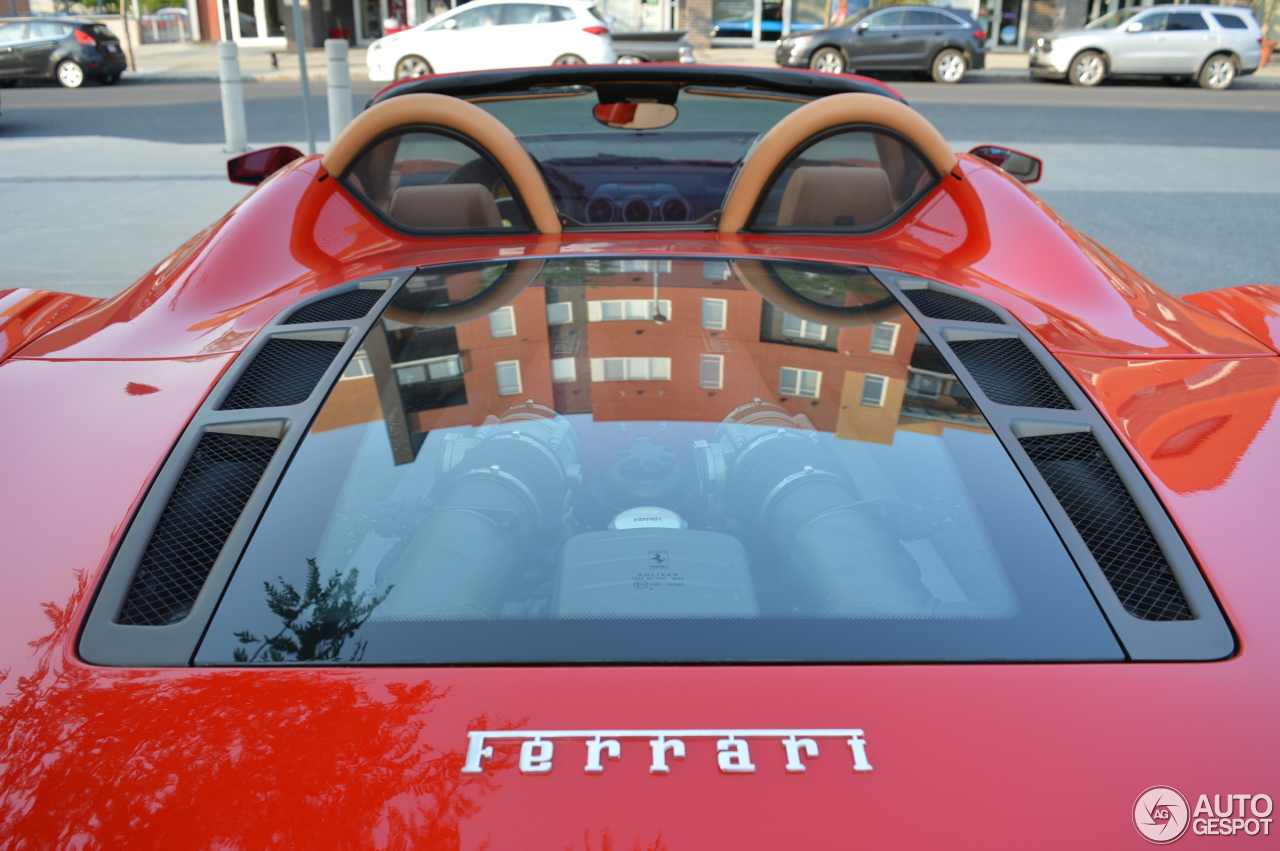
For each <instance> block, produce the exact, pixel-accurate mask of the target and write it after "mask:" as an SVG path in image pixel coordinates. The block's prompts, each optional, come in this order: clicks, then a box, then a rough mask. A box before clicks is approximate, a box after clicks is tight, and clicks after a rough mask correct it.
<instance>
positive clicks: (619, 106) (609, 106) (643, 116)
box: [591, 101, 678, 130]
mask: <svg viewBox="0 0 1280 851" xmlns="http://www.w3.org/2000/svg"><path fill="white" fill-rule="evenodd" d="M591 114H592V115H593V116H594V117H595V119H596V121H599V122H600V123H601V124H604V125H607V126H609V127H617V128H620V129H622V130H657V129H658V128H659V127H666V126H667V125H668V124H670V123H671V122H673V121H675V120H676V115H677V114H678V113H677V112H676V108H675V106H674V105H673V104H669V103H651V102H648V101H644V102H640V103H633V102H631V101H619V102H618V103H598V104H596V105H595V107H593V108H592V110H591Z"/></svg>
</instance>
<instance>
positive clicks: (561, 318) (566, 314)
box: [547, 301, 573, 325]
mask: <svg viewBox="0 0 1280 851" xmlns="http://www.w3.org/2000/svg"><path fill="white" fill-rule="evenodd" d="M571 322H573V304H572V303H570V302H567V301H553V302H551V303H550V304H548V305H547V324H548V325H568V324H569V323H571Z"/></svg>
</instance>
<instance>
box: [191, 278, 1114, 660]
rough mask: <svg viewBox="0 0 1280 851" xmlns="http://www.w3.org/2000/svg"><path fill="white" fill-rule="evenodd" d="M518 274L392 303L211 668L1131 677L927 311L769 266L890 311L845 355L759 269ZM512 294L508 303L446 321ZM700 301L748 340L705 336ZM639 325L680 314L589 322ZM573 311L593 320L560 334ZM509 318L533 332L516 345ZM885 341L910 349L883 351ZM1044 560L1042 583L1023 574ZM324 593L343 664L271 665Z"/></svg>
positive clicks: (314, 438) (221, 617)
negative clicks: (672, 664)
mask: <svg viewBox="0 0 1280 851" xmlns="http://www.w3.org/2000/svg"><path fill="white" fill-rule="evenodd" d="M518 265H519V264H512V263H500V264H492V265H485V264H475V265H471V266H465V267H443V268H438V269H425V270H422V271H420V272H419V273H418V274H417V275H415V276H414V277H413V278H412V279H411V280H410V281H409V282H408V284H407V285H406V286H405V287H404V288H402V289H401V290H400V291H399V292H397V293H395V294H394V295H393V296H392V298H391V300H390V305H389V306H388V308H387V309H386V312H385V314H384V315H383V316H382V317H381V318H380V319H379V320H378V321H377V322H376V323H375V325H374V327H373V328H372V329H371V331H370V332H369V334H368V336H367V337H366V339H365V340H364V341H363V343H362V345H361V346H360V349H359V351H358V353H357V355H356V356H355V358H354V359H353V361H352V362H351V364H349V365H348V368H347V370H346V371H345V373H344V378H345V380H343V381H339V382H337V384H336V385H335V386H334V388H333V389H332V390H331V391H330V393H329V396H328V398H327V401H326V402H325V403H324V405H323V407H322V409H321V410H320V412H319V414H318V416H317V417H316V419H315V421H314V423H313V424H312V426H311V428H310V430H309V432H308V434H307V435H306V436H305V437H304V439H303V441H302V443H301V445H300V447H299V449H298V451H297V453H296V455H295V456H294V458H293V459H292V461H291V463H290V466H289V470H288V472H287V473H286V475H285V477H284V478H283V479H282V481H281V483H280V484H279V486H278V488H277V491H276V494H275V496H274V497H273V499H272V502H271V504H270V505H269V506H268V508H267V511H266V513H265V515H264V516H263V518H262V520H261V521H260V522H259V524H258V527H257V531H256V532H255V533H254V537H253V540H252V541H251V543H250V545H249V547H248V549H247V550H246V552H245V554H244V556H243V557H242V559H241V562H240V565H239V567H238V568H237V573H236V577H235V579H234V580H233V581H232V583H231V585H230V586H229V587H228V589H227V592H226V594H225V596H224V598H223V602H222V603H221V605H220V607H219V609H218V612H217V614H216V615H215V617H214V621H213V624H212V625H211V627H210V630H209V633H208V637H207V638H206V640H205V642H204V644H203V645H202V647H201V649H200V651H199V653H198V657H197V658H198V661H199V662H201V663H214V664H225V663H229V662H234V661H237V660H238V661H240V662H261V661H268V660H272V661H276V662H280V661H286V662H288V661H298V662H314V661H319V660H320V659H321V658H323V659H326V660H346V661H350V660H353V659H354V658H356V657H357V656H358V658H359V659H360V660H362V661H363V662H365V663H410V664H412V663H436V662H461V663H467V662H479V663H503V664H509V663H513V662H557V661H580V662H592V661H596V662H607V661H614V662H617V661H699V660H700V661H709V660H716V659H722V658H724V657H725V656H726V655H727V656H730V657H732V658H735V659H741V660H751V659H759V660H774V661H781V660H791V661H797V660H801V661H803V660H824V659H825V660H837V659H875V658H890V657H892V658H914V659H938V658H942V659H965V658H968V659H991V658H1026V657H1028V656H1031V657H1039V656H1048V657H1053V658H1061V657H1062V656H1064V655H1067V654H1076V655H1079V654H1080V653H1084V654H1086V655H1091V656H1092V657H1098V658H1102V657H1106V655H1107V653H1112V654H1113V655H1114V652H1115V651H1114V639H1113V638H1112V637H1111V634H1110V631H1109V630H1108V629H1107V627H1106V625H1105V622H1103V621H1102V619H1101V616H1100V615H1098V613H1097V610H1096V606H1095V605H1094V603H1093V602H1092V598H1091V597H1090V595H1089V594H1088V592H1087V591H1086V590H1085V589H1084V586H1083V583H1082V582H1081V581H1080V578H1079V574H1078V572H1077V571H1076V570H1075V568H1074V565H1072V563H1071V562H1070V559H1069V557H1068V556H1067V555H1066V553H1065V551H1064V550H1062V547H1061V543H1060V542H1059V541H1058V539H1057V537H1056V535H1055V533H1054V532H1053V530H1052V528H1051V527H1050V526H1049V525H1048V523H1047V521H1046V520H1045V518H1044V516H1043V514H1042V513H1041V512H1040V509H1039V507H1038V504H1037V502H1036V500H1035V499H1034V498H1033V497H1032V496H1031V495H1030V493H1029V492H1028V491H1027V490H1026V485H1025V483H1024V482H1023V480H1022V478H1021V476H1020V474H1019V473H1018V472H1017V470H1016V469H1015V468H1014V467H1013V465H1012V463H1011V462H1010V460H1009V458H1008V456H1007V455H1006V454H1005V451H1004V449H1003V448H1002V446H1001V444H1000V442H999V441H998V440H997V439H996V438H995V436H994V435H993V434H992V432H991V430H990V428H989V427H988V425H987V423H986V421H985V420H984V419H983V417H982V415H981V414H980V412H978V410H977V408H976V406H974V404H973V400H972V399H971V398H969V396H968V394H967V393H965V392H964V390H963V388H962V387H961V386H960V383H959V381H958V380H957V379H956V377H955V375H954V374H953V373H952V372H951V371H950V368H949V366H948V365H947V363H946V361H945V359H944V358H942V356H941V354H940V353H939V352H938V351H937V350H936V349H935V348H934V347H933V346H932V345H930V344H929V343H928V341H927V340H926V339H925V338H924V337H923V336H922V335H921V333H920V331H919V329H918V328H916V327H915V326H914V324H913V323H912V322H911V320H910V318H909V316H908V315H907V313H906V312H905V310H902V309H901V307H900V306H898V307H897V308H896V311H897V312H896V313H895V314H894V315H892V316H886V315H885V310H886V308H884V306H883V303H884V302H885V300H886V299H889V300H890V302H891V303H893V304H896V302H895V301H893V299H892V297H891V296H889V294H888V293H887V292H886V291H884V289H883V288H881V290H880V292H879V293H878V294H876V293H874V292H870V291H869V289H868V288H869V287H870V286H871V285H870V284H869V283H868V278H867V272H866V270H863V269H856V268H844V267H838V266H816V265H815V264H789V263H782V262H779V263H776V264H775V265H776V266H777V267H782V268H774V269H773V270H772V271H773V273H774V274H775V275H776V276H778V277H779V278H782V277H784V276H792V277H794V278H795V279H796V280H810V281H816V282H818V283H819V284H820V285H821V286H823V287H826V288H831V287H834V288H835V289H837V290H844V291H845V292H853V291H857V292H858V293H859V294H860V297H861V298H864V299H865V301H866V302H867V303H870V304H873V305H877V306H878V307H877V313H876V314H875V317H874V319H875V320H876V321H872V320H871V319H867V318H865V317H862V318H858V317H857V314H852V313H851V314H848V316H849V317H853V318H848V319H847V320H845V319H841V318H840V317H839V316H835V317H833V319H832V323H831V324H830V325H827V326H826V336H827V337H828V338H829V339H830V340H831V341H832V345H833V346H834V347H833V348H826V347H824V346H825V344H824V346H816V345H796V344H795V343H793V342H782V341H779V340H777V339H774V338H773V337H772V336H771V335H772V331H771V330H770V329H772V328H773V327H774V326H773V325H772V324H771V321H770V320H769V319H768V318H767V315H769V314H770V313H772V315H773V316H776V319H777V326H778V328H779V329H780V327H781V324H782V323H783V322H784V321H785V319H784V316H785V311H781V310H778V309H777V308H774V307H773V306H772V305H770V304H768V303H767V302H765V301H764V300H763V299H762V297H761V296H760V295H759V294H758V293H757V292H756V291H755V290H753V289H752V288H751V287H749V286H748V285H747V284H746V282H745V279H743V278H742V277H740V274H741V271H742V270H743V269H744V268H748V266H747V264H746V263H745V262H739V261H734V263H733V264H732V266H731V268H732V269H733V270H734V272H733V274H732V276H731V277H730V278H729V279H721V280H708V279H707V278H706V277H704V274H703V272H704V268H703V260H702V259H700V258H689V259H676V260H673V261H671V263H670V267H669V270H667V271H661V272H657V273H656V279H655V277H654V274H645V275H642V276H641V277H643V280H642V281H637V280H636V275H635V274H634V273H633V272H630V271H622V269H623V268H625V267H626V264H616V263H601V262H599V261H598V260H584V259H578V258H563V259H556V260H549V261H546V262H545V264H544V265H542V266H541V267H540V271H538V272H537V275H536V278H534V279H533V281H532V283H531V284H530V285H529V286H527V287H524V288H523V289H519V288H517V289H514V290H511V291H507V290H504V289H502V288H501V287H502V285H503V281H504V280H509V279H510V275H511V274H512V273H511V269H512V268H513V267H515V266H518ZM534 268H539V267H534ZM795 276H799V277H795ZM806 276H808V277H806ZM841 277H848V278H849V283H848V285H847V286H843V287H841V286H836V285H835V284H833V283H832V281H833V280H838V279H840V278H841ZM655 286H656V287H657V293H656V296H657V298H656V299H655V298H654V296H655V292H654V287H655ZM491 292H499V293H501V294H502V296H503V300H502V302H501V303H498V304H494V305H492V306H490V307H486V312H480V313H475V314H470V315H465V316H464V318H462V319H461V320H460V321H459V322H458V323H457V324H455V325H444V326H441V325H440V324H439V318H438V317H439V316H440V315H443V314H442V312H443V311H447V310H453V309H457V308H459V306H466V305H468V304H472V303H477V302H476V299H477V298H483V297H484V295H485V294H486V293H491ZM704 299H711V300H718V301H722V302H724V303H725V305H726V308H727V310H729V311H732V313H733V315H734V316H735V317H740V319H735V323H734V325H733V326H732V327H731V328H728V329H722V330H718V331H715V332H711V331H708V330H706V329H704V328H703V327H702V325H703V316H704V314H703V306H704ZM637 301H638V302H645V303H651V302H655V301H656V302H659V303H662V302H669V304H670V309H671V315H672V318H671V319H670V320H669V321H666V322H656V321H653V320H651V319H650V320H646V319H637V320H634V321H632V322H630V323H626V322H591V321H590V319H589V317H590V316H592V314H593V308H592V305H596V308H595V309H596V310H599V311H600V313H601V315H603V308H602V307H600V305H602V304H604V303H610V302H612V303H621V304H627V303H630V302H637ZM557 304H563V305H570V306H572V308H573V309H572V310H571V311H566V312H565V313H563V314H559V316H560V317H561V318H565V319H569V321H567V322H566V323H564V324H552V322H551V321H550V319H551V317H552V316H553V315H555V314H553V313H549V312H548V307H549V306H550V305H557ZM499 307H500V308H503V309H506V308H509V309H510V313H511V318H512V321H513V322H514V324H515V325H516V326H518V327H519V328H520V333H519V335H518V336H517V337H514V338H499V339H498V340H494V338H493V336H492V333H491V332H492V329H493V327H494V325H493V323H492V322H491V317H492V316H493V315H494V310H495V309H497V308H499ZM459 315H460V316H461V315H462V314H459ZM881 320H884V321H881ZM802 321H809V320H807V319H806V320H802ZM842 323H843V324H842ZM815 324H818V323H815ZM886 324H890V325H893V326H895V327H896V328H897V330H896V331H895V332H894V336H895V338H896V339H895V343H894V345H893V346H892V352H891V353H883V352H873V351H872V350H871V349H872V345H873V340H875V339H877V338H878V339H880V340H882V341H883V340H884V338H885V334H886V333H887V332H886V330H885V328H884V326H885V325H886ZM877 335H879V336H878V337H877ZM778 336H779V337H781V336H782V335H778ZM878 347H879V348H884V345H883V343H881V344H880V345H879V346H878ZM357 364H359V365H358V366H357ZM996 521H998V522H996ZM1028 541H1033V542H1034V543H1033V544H1029V543H1028ZM1027 547H1030V551H1032V552H1034V553H1035V559H1034V564H1023V563H1022V562H1021V561H1020V560H1019V557H1017V556H1016V555H1015V554H1016V553H1024V552H1026V551H1027ZM312 579H315V580H316V581H318V582H320V586H321V588H323V587H327V586H325V584H324V583H326V582H332V583H335V585H334V590H333V592H332V593H333V595H335V599H337V598H339V597H340V598H341V599H342V600H344V601H346V603H344V604H343V606H344V607H345V608H344V607H339V608H341V610H342V611H341V612H339V613H338V614H335V615H333V616H334V617H335V618H336V620H335V621H334V623H332V624H327V623H324V624H320V625H319V626H317V627H316V630H315V632H316V633H317V634H322V635H328V636H330V638H329V639H327V640H328V641H329V644H326V645H325V647H327V648H328V649H325V650H324V655H323V656H322V655H319V651H316V652H314V653H313V652H312V651H311V650H308V651H307V652H308V654H309V655H308V656H307V657H306V658H304V657H303V656H302V655H296V656H290V655H289V653H288V652H287V649H286V650H282V649H281V648H275V647H272V648H267V649H265V650H264V649H263V647H265V645H263V646H262V647H260V646H259V645H261V643H262V642H263V641H265V640H267V639H266V638H265V637H267V636H274V635H278V634H280V623H279V619H280V615H279V612H278V611H276V610H275V609H273V608H272V604H273V600H274V601H275V603H276V604H279V601H280V599H282V598H280V594H285V593H287V589H289V588H292V589H295V590H297V591H298V593H301V589H304V588H310V587H312V586H313V585H315V582H313V581H312ZM264 588H268V589H276V591H275V596H272V595H270V594H268V595H266V596H264V591H263V589H264ZM1046 607H1050V608H1046ZM278 608H279V605H277V609H278ZM321 608H322V607H318V608H317V609H316V611H317V614H316V615H315V617H321V614H319V613H320V611H321ZM1050 609H1051V610H1052V612H1053V617H1050V618H1046V617H1045V616H1044V613H1045V612H1046V611H1049V610H1050ZM325 611H328V610H325ZM333 611H334V612H337V611H338V610H337V609H334V610H333ZM344 613H345V614H344ZM331 614H332V612H331ZM339 615H340V617H339ZM1046 624H1050V625H1051V626H1049V627H1046V626H1045V625H1046ZM1046 629H1047V630H1048V632H1044V630H1046ZM885 630H889V631H891V632H892V634H893V635H894V636H896V637H895V638H894V639H893V640H892V641H887V640H885V636H886V635H888V634H889V633H886V632H885ZM1038 630H1039V631H1038ZM239 636H251V637H253V639H254V642H251V643H253V647H250V646H249V645H248V644H246V643H245V642H244V640H243V639H242V638H240V637H239ZM330 645H332V646H330ZM886 648H892V653H891V654H889V656H886V655H885V654H886ZM904 648H905V649H904ZM237 651H238V653H239V654H240V655H237ZM260 651H261V652H260ZM281 654H283V658H279V657H280V655H281ZM1108 658H1109V657H1108Z"/></svg>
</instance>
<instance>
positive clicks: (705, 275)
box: [702, 260, 729, 281]
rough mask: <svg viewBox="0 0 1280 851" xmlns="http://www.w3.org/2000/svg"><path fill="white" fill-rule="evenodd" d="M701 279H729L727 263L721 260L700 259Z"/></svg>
mask: <svg viewBox="0 0 1280 851" xmlns="http://www.w3.org/2000/svg"><path fill="white" fill-rule="evenodd" d="M702 279H703V280H704V281H727V280H729V264H728V263H726V262H725V261H723V260H704V261H702Z"/></svg>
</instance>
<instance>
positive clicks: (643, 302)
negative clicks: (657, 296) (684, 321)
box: [587, 298, 671, 322]
mask: <svg viewBox="0 0 1280 851" xmlns="http://www.w3.org/2000/svg"><path fill="white" fill-rule="evenodd" d="M658 313H660V314H661V315H662V318H663V319H670V318H671V302H670V301H668V300H667V299H665V298H664V299H661V300H660V301H658ZM655 315H656V314H655V313H654V309H653V299H647V298H625V299H617V300H615V301H589V302H587V321H589V322H617V321H621V320H626V319H631V320H635V319H653V318H654V317H655Z"/></svg>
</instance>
